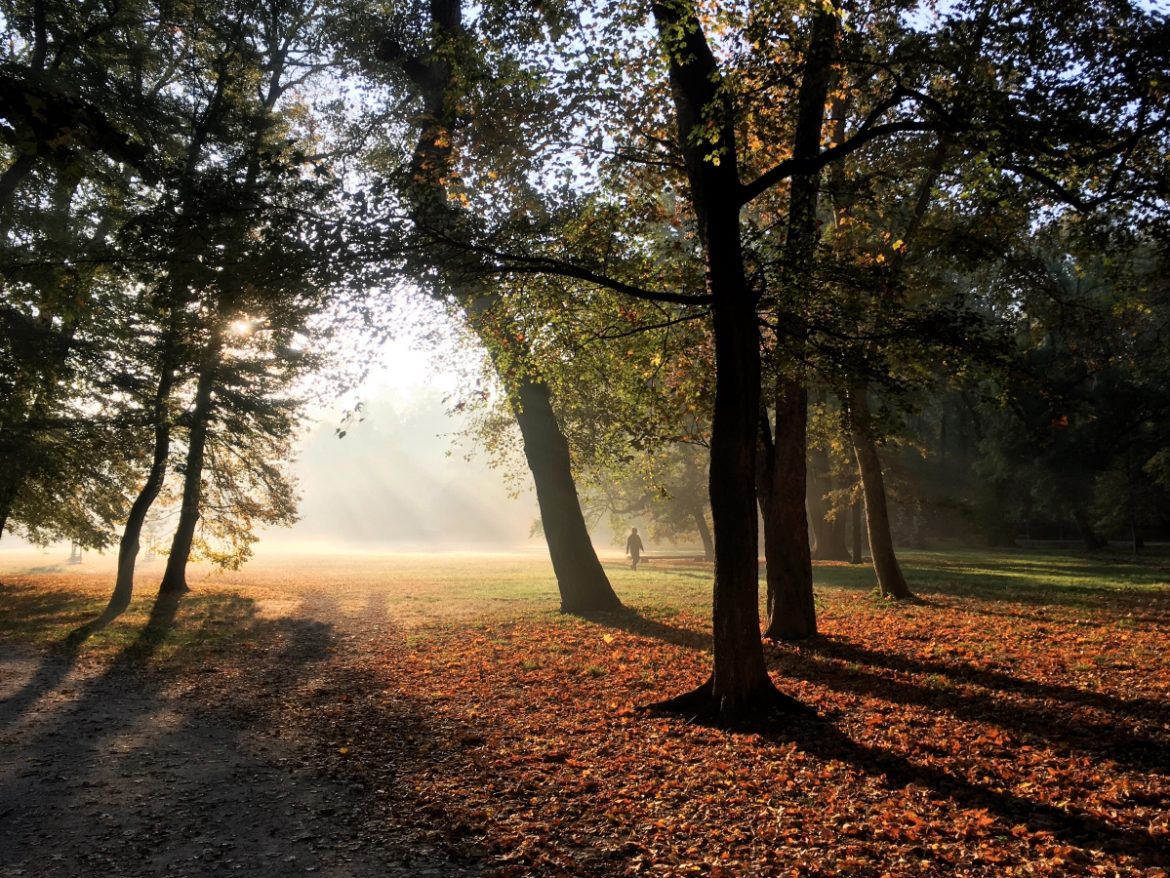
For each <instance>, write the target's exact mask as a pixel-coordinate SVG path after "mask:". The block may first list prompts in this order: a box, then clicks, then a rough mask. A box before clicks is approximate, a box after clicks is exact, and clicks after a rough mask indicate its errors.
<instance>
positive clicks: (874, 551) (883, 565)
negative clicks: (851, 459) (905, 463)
mask: <svg viewBox="0 0 1170 878" xmlns="http://www.w3.org/2000/svg"><path fill="white" fill-rule="evenodd" d="M850 403H851V412H850V418H849V420H850V425H849V430H850V438H851V439H852V441H853V452H854V454H855V455H856V456H857V469H858V471H859V472H860V473H861V490H862V493H863V495H864V496H865V525H866V533H867V534H868V536H869V553H870V555H872V556H873V569H874V573H876V574H877V580H878V588H879V589H880V591H881V593H882V596H883V597H888V598H896V599H898V600H903V599H907V598H912V597H914V595H913V593H912V592H911V591H910V587H909V586H908V585H907V584H906V577H905V576H904V575H903V574H902V568H901V566H900V565H899V564H898V556H897V555H896V554H895V553H894V538H893V535H892V534H891V532H890V513H889V508H888V507H887V505H886V482H885V477H884V476H883V475H882V462H881V458H880V457H879V456H878V450H877V443H875V442H874V440H873V436H871V435H870V433H869V430H868V429H867V428H866V426H865V425H867V424H868V422H869V404H868V403H867V402H866V400H865V389H864V388H859V389H857V390H855V391H854V392H853V393H852V394H851V398H850Z"/></svg>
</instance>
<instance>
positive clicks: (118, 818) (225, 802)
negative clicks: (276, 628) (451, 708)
mask: <svg viewBox="0 0 1170 878" xmlns="http://www.w3.org/2000/svg"><path fill="white" fill-rule="evenodd" d="M331 606H332V604H330V602H329V601H328V600H322V601H320V602H317V603H316V604H314V602H312V601H306V602H304V603H302V604H301V607H300V612H298V614H297V617H296V618H295V619H288V620H286V621H285V630H282V631H281V632H279V637H278V640H279V643H280V644H281V648H280V649H279V650H269V649H265V650H256V651H252V652H250V653H248V659H247V661H246V662H244V663H240V662H238V661H235V660H233V658H232V657H231V656H227V657H225V661H224V662H223V664H222V666H221V665H219V664H212V663H207V664H200V665H197V666H190V665H189V664H188V665H174V666H171V667H167V666H166V664H165V663H163V664H162V665H161V666H160V664H159V663H157V662H149V661H143V660H142V656H141V652H140V653H139V655H138V657H137V658H135V657H134V652H133V651H124V652H123V653H122V654H120V655H119V656H117V657H115V658H113V659H108V660H102V661H99V660H92V659H89V660H87V659H85V658H81V659H78V658H77V656H76V654H71V653H69V652H68V651H66V650H64V649H61V650H58V651H56V652H51V653H49V654H47V655H46V654H41V653H38V652H36V651H34V650H33V649H32V648H31V647H28V646H27V645H18V644H11V643H0V878H11V876H23V875H28V876H37V878H58V876H61V878H64V876H81V875H85V876H91V875H116V876H120V878H131V876H139V875H144V876H145V875H150V876H157V875H168V876H169V875H174V876H186V875H192V876H195V875H198V876H207V875H225V874H241V875H248V876H269V875H272V876H277V875H279V876H288V875H298V874H309V875H319V876H330V878H364V876H393V875H412V876H420V878H447V876H463V875H469V874H473V873H474V872H475V871H476V869H475V864H474V863H470V864H469V863H452V862H449V861H447V860H446V859H445V857H444V855H443V854H441V853H439V850H438V848H436V847H433V846H431V845H429V844H428V843H427V836H428V834H429V833H428V832H427V827H426V826H425V824H420V822H419V820H418V815H414V818H413V819H412V820H411V821H408V822H409V823H410V827H409V828H404V827H403V825H402V824H403V821H401V820H398V819H396V815H395V814H394V813H393V812H394V810H395V809H399V808H401V800H400V799H399V798H398V797H396V796H395V795H393V792H394V791H393V790H392V789H385V788H383V787H386V786H390V785H391V784H392V783H393V776H394V766H393V765H386V766H382V767H381V768H382V770H381V772H380V773H379V772H373V773H372V774H371V778H372V781H371V782H370V783H368V784H367V783H355V782H354V781H353V779H352V773H347V772H345V771H333V770H331V765H333V764H334V763H335V762H336V760H337V759H338V757H337V756H336V754H337V753H338V752H339V751H340V750H341V748H339V747H336V746H333V745H334V744H335V743H336V742H331V741H329V740H327V739H326V738H327V737H328V723H324V724H322V723H321V722H319V721H318V720H319V717H315V713H316V712H317V711H316V705H315V696H316V694H317V693H322V692H334V691H339V690H341V689H343V688H344V683H345V681H344V680H342V679H339V677H340V675H341V674H342V673H343V667H344V664H343V662H341V661H339V660H338V652H339V651H340V652H342V653H344V652H345V649H346V644H348V645H349V646H351V647H352V646H355V645H360V644H362V643H364V642H366V641H370V640H372V639H376V638H379V637H380V635H381V632H380V631H379V630H377V629H370V630H363V629H362V627H361V626H362V625H363V624H365V623H362V622H360V621H359V620H358V619H356V618H355V617H352V616H349V617H346V616H345V615H336V614H335V615H333V616H332V617H331V616H330V614H329V609H330V607H331ZM314 610H317V611H319V612H320V616H318V615H317V614H315V613H314ZM274 693H275V694H276V695H274ZM389 719H390V721H393V718H389ZM322 729H324V730H325V731H324V732H322ZM323 734H324V736H325V737H322V735H323ZM331 756H332V760H331V759H330V757H331Z"/></svg>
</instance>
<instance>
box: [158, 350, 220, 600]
mask: <svg viewBox="0 0 1170 878" xmlns="http://www.w3.org/2000/svg"><path fill="white" fill-rule="evenodd" d="M219 354H220V345H219V337H218V334H215V335H213V338H212V341H211V345H210V350H209V351H208V353H207V356H205V357H204V360H203V367H202V368H201V369H200V370H199V381H198V383H197V384H196V387H195V404H194V406H193V407H192V409H191V429H190V431H189V433H188V436H187V458H186V461H185V469H184V472H183V501H182V505H181V506H180V508H179V523H178V525H177V526H176V527H175V535H174V537H173V538H172V540H171V552H170V555H169V556H167V567H166V570H165V571H164V573H163V578H162V583H161V584H160V585H159V590H158V591H159V594H169V595H178V594H186V593H187V592H188V591H190V587H189V586H188V585H187V561H188V560H189V559H190V557H191V546H192V545H193V544H194V542H195V527H196V526H197V525H198V523H199V515H200V503H201V501H202V498H203V458H204V454H205V453H206V450H207V432H208V427H209V426H210V422H211V416H212V414H213V412H212V403H211V393H212V390H213V389H214V387H215V378H216V372H217V366H218V363H219Z"/></svg>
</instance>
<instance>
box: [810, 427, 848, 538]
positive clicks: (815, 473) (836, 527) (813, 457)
mask: <svg viewBox="0 0 1170 878" xmlns="http://www.w3.org/2000/svg"><path fill="white" fill-rule="evenodd" d="M808 457H809V464H810V466H809V479H808V505H809V512H810V514H811V518H812V530H813V538H814V540H815V542H816V544H815V545H814V546H813V552H812V557H813V559H814V560H817V561H848V560H849V547H848V546H846V545H845V516H844V515H838V516H837V517H836V518H833V519H830V518H829V517H828V515H829V511H830V507H829V504H828V503H827V502H826V501H825V495H826V494H827V493H828V492H829V491H831V490H832V489H833V476H832V473H831V472H830V467H829V453H828V452H827V451H825V449H823V448H815V447H814V448H810V449H809V454H808Z"/></svg>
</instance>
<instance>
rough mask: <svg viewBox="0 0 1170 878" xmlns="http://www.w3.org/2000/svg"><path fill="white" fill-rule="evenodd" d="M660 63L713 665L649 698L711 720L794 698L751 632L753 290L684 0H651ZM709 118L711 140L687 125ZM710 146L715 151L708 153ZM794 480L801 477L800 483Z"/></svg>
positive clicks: (700, 39)
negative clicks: (711, 563)
mask: <svg viewBox="0 0 1170 878" xmlns="http://www.w3.org/2000/svg"><path fill="white" fill-rule="evenodd" d="M651 8H652V11H653V14H654V19H655V22H656V25H657V28H658V32H659V38H660V40H661V41H662V43H663V46H664V48H665V51H666V55H667V58H668V61H669V64H670V80H671V87H672V92H673V98H674V106H675V112H676V117H677V121H678V135H679V144H680V146H681V148H682V151H683V157H684V160H685V162H686V166H687V177H688V180H689V182H690V189H691V196H692V202H693V204H694V206H695V212H696V214H697V219H698V227H699V236H700V239H701V241H702V244H703V250H704V256H705V261H706V274H707V289H708V292H709V293H710V295H711V301H712V307H711V312H712V321H713V330H714V338H715V363H716V370H715V404H714V412H713V417H712V424H711V469H710V473H709V485H710V492H711V517H712V521H713V523H714V533H715V593H714V601H713V608H712V627H713V635H714V636H713V647H714V648H713V656H712V658H713V670H712V674H711V677H710V679H709V680H708V681H707V682H706V683H704V684H703V685H702V686H700V687H698V688H697V689H695V690H694V691H693V692H690V693H688V694H686V695H682V696H679V697H677V698H674V699H670V700H668V701H665V702H661V703H659V704H657V705H654V707H655V708H656V709H660V710H668V711H675V712H681V713H684V714H687V715H691V716H698V717H702V718H704V719H707V720H710V721H714V722H717V723H720V724H738V723H742V722H750V721H754V720H758V719H762V718H764V717H766V716H769V715H771V714H772V713H774V712H775V711H776V710H777V709H794V708H797V709H798V708H799V707H800V705H799V703H798V702H796V701H794V700H793V699H791V698H789V697H788V696H784V695H781V694H780V693H779V692H778V691H777V690H776V687H775V685H774V684H773V683H772V680H771V678H770V677H769V676H768V670H767V667H766V665H765V664H764V651H763V644H762V641H761V640H760V611H759V578H758V577H759V570H758V565H759V562H758V558H757V552H758V536H759V535H758V533H757V525H756V492H755V469H756V436H757V420H758V418H759V412H760V339H759V330H758V321H757V318H756V301H755V296H754V295H753V294H752V291H751V288H750V287H749V285H748V281H747V276H746V273H745V270H744V259H743V249H742V241H741V238H740V225H739V223H740V217H739V213H740V200H739V199H740V195H739V193H740V182H739V171H738V167H737V164H736V143H735V131H734V129H733V128H732V127H731V124H730V121H729V108H728V107H727V106H726V105H725V101H726V95H725V94H723V93H722V91H721V89H720V72H719V65H718V63H717V62H716V60H715V57H714V55H713V54H712V52H711V49H710V46H709V45H708V44H707V41H706V37H705V36H704V34H703V30H702V25H701V23H700V22H699V19H698V16H697V14H696V12H695V9H694V7H693V6H692V5H691V4H689V3H687V4H679V3H673V2H672V3H666V2H655V3H652V4H651ZM711 120H716V123H715V124H717V125H718V126H719V128H718V129H717V136H718V142H717V143H712V142H711V140H710V138H709V137H708V138H707V140H706V142H701V141H702V138H700V137H699V136H697V133H696V132H697V131H698V130H699V129H702V130H704V131H707V130H709V127H708V126H709V123H710V122H711ZM713 148H714V149H715V150H716V154H717V155H718V156H719V161H712V160H711V158H710V153H711V151H712V149H713ZM802 487H803V486H802Z"/></svg>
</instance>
